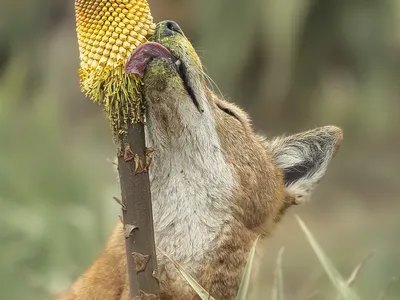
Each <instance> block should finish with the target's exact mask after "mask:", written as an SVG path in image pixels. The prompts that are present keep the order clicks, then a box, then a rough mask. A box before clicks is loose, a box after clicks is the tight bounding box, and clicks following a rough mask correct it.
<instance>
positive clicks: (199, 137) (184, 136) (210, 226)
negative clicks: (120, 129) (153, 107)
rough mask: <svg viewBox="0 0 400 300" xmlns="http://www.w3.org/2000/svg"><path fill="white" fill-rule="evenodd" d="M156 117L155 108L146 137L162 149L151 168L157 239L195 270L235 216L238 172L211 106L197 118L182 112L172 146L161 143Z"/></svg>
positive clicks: (186, 265)
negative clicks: (224, 148) (230, 163)
mask: <svg viewBox="0 0 400 300" xmlns="http://www.w3.org/2000/svg"><path fill="white" fill-rule="evenodd" d="M186 103H189V104H190V105H193V104H192V103H190V102H189V101H187V102H186ZM178 109H181V110H182V111H183V112H185V111H186V109H188V107H180V108H178ZM190 109H193V108H192V107H191V108H190ZM151 118H152V115H151V112H150V114H149V119H148V121H147V125H148V126H147V130H146V139H147V143H148V146H150V147H153V148H155V149H156V152H155V153H154V155H153V156H152V157H153V161H152V164H151V169H150V181H151V193H152V203H153V216H154V227H155V238H156V244H157V246H158V247H159V248H160V249H161V250H163V251H164V252H166V253H167V254H168V255H170V256H171V257H172V258H173V259H175V260H177V261H178V262H180V263H181V264H182V265H183V266H184V267H185V268H186V269H187V270H188V271H189V272H192V274H194V273H195V272H196V271H197V270H198V267H199V262H200V260H201V259H202V258H204V256H205V254H207V253H209V251H210V250H211V249H212V247H213V245H214V246H216V245H215V244H213V241H214V240H215V239H216V238H217V236H218V234H219V232H220V230H221V227H222V225H223V223H224V222H226V221H227V220H229V219H230V216H231V208H230V206H231V201H230V199H231V197H232V194H233V190H234V187H235V180H234V176H233V175H232V171H231V169H230V167H229V166H228V164H227V163H226V160H225V158H224V155H223V153H222V151H221V145H220V142H219V138H218V135H217V132H216V129H215V121H214V119H213V118H212V115H211V111H210V110H209V108H208V107H206V108H205V111H204V113H203V115H202V116H197V117H196V118H193V115H190V114H189V115H186V114H185V113H182V114H180V122H181V125H182V126H180V130H179V134H176V132H175V133H174V134H172V135H171V137H169V138H170V139H171V140H170V141H169V143H167V144H168V146H166V145H165V141H163V143H162V145H161V143H160V140H159V135H158V134H157V132H155V131H153V130H156V128H152V122H151V120H152V119H151ZM158 257H159V260H161V263H163V261H164V262H165V259H163V257H162V255H158Z"/></svg>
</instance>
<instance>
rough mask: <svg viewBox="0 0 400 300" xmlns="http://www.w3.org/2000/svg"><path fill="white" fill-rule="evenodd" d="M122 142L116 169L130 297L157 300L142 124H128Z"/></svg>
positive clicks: (152, 228) (154, 250) (152, 229)
mask: <svg viewBox="0 0 400 300" xmlns="http://www.w3.org/2000/svg"><path fill="white" fill-rule="evenodd" d="M122 145H123V148H122V152H121V153H119V155H118V172H119V178H120V184H121V193H122V203H123V204H124V207H125V208H124V207H123V221H124V229H125V238H126V254H127V261H128V275H129V288H130V293H131V298H132V299H142V295H143V293H146V294H151V295H154V297H155V298H154V299H157V296H156V295H157V294H158V291H159V286H158V281H157V279H156V277H155V271H156V268H157V260H156V247H155V242H154V226H153V214H152V206H151V194H150V182H149V175H148V167H149V166H146V156H147V149H146V146H145V136H144V125H143V124H142V123H136V124H135V125H134V126H129V128H128V133H127V135H126V137H125V140H124V141H123V143H122ZM152 298H153V297H151V298H149V299H152Z"/></svg>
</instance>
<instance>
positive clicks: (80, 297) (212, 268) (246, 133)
mask: <svg viewBox="0 0 400 300" xmlns="http://www.w3.org/2000/svg"><path fill="white" fill-rule="evenodd" d="M185 40H186V39H185ZM180 42H182V41H180ZM184 42H185V41H183V42H182V43H184ZM166 84H169V82H168V81H166ZM158 88H160V86H158ZM164 88H165V87H164ZM164 88H163V89H164ZM163 89H161V90H160V91H159V92H161V93H162V91H163ZM204 89H205V91H206V95H207V100H208V102H209V105H210V107H211V110H212V114H213V116H214V119H215V122H216V131H217V133H218V137H219V140H220V144H221V149H222V152H223V155H224V158H225V160H226V162H227V163H228V165H229V167H230V169H231V171H232V173H233V176H234V179H235V182H236V188H235V190H234V192H233V195H234V197H233V199H231V202H232V209H233V213H232V218H231V219H230V221H229V222H227V223H225V224H224V225H223V226H222V228H221V230H220V233H219V235H218V238H217V239H216V240H215V245H214V246H213V248H212V249H208V250H207V251H208V252H207V251H206V253H205V254H204V257H202V258H201V264H200V265H201V267H200V270H198V272H197V274H194V275H195V277H197V280H198V281H199V283H200V284H201V285H202V286H203V287H204V288H205V289H206V290H208V291H209V292H210V294H211V295H212V296H213V297H214V298H215V299H216V300H222V299H224V300H231V299H234V298H235V296H236V293H237V290H238V286H239V283H240V279H241V275H242V271H243V268H244V266H245V263H246V260H247V257H248V253H249V250H250V248H251V246H252V244H253V242H254V241H255V239H256V238H257V236H259V235H262V236H267V235H268V234H269V233H270V232H271V231H272V230H273V229H274V226H275V224H276V223H277V222H278V221H279V220H280V219H281V217H282V216H283V214H284V213H285V211H286V209H287V208H288V207H290V206H291V205H292V204H294V203H295V200H294V196H293V195H291V194H289V193H288V192H287V189H286V186H285V182H284V174H283V171H282V170H281V168H279V166H278V165H277V164H276V162H275V161H274V158H273V152H272V150H271V149H269V147H266V142H265V141H264V140H263V139H262V138H261V137H259V136H257V135H256V134H255V133H254V132H253V129H252V127H251V124H250V121H249V120H248V117H247V115H246V114H245V113H244V112H243V111H242V110H241V109H239V108H238V107H236V106H235V105H233V104H231V103H228V102H226V101H223V100H221V99H218V98H217V97H216V96H215V95H214V94H213V93H212V92H211V91H210V90H208V88H207V87H206V85H205V84H204ZM158 100H162V99H160V98H158ZM218 106H219V107H218ZM220 107H225V108H229V110H231V111H232V112H234V114H235V115H236V118H235V117H232V116H230V115H229V114H227V113H225V112H224V111H222V110H221V109H220ZM165 122H168V121H167V120H165ZM174 122H176V123H171V122H169V123H168V124H165V126H163V128H168V126H172V125H174V124H175V125H174V126H179V119H175V121H174ZM326 131H327V132H328V133H327V136H332V139H331V140H329V143H331V144H332V145H333V146H332V147H337V145H338V144H339V143H340V140H341V131H340V130H339V129H337V128H333V127H330V128H329V129H326ZM330 158H331V157H330V156H327V158H326V159H327V160H330ZM125 255H126V254H125V240H124V236H123V229H122V224H118V226H117V228H116V230H115V231H114V233H113V234H112V236H111V238H110V239H109V241H108V244H107V246H106V249H105V250H104V252H103V254H102V255H101V256H100V257H99V258H98V259H97V260H96V261H95V262H94V263H93V265H92V266H91V267H90V268H89V269H88V270H87V271H86V272H85V273H84V274H83V275H82V276H81V277H80V278H79V279H78V280H77V281H76V282H75V283H74V284H73V286H72V287H71V289H70V290H69V291H67V292H66V293H64V294H62V295H60V296H59V298H58V299H59V300H95V299H102V300H128V299H129V290H128V281H127V267H126V257H125ZM167 268H169V269H171V266H170V265H168V264H167V265H161V266H160V274H161V277H160V279H161V287H162V292H161V299H163V300H167V299H174V300H191V299H199V297H198V296H197V295H196V294H195V293H194V291H193V290H192V289H191V288H190V287H188V285H187V284H186V283H185V281H184V280H183V279H182V278H180V277H179V275H177V274H174V273H173V272H172V273H166V272H164V270H165V269H167ZM175 273H176V272H175ZM171 274H173V275H172V276H171Z"/></svg>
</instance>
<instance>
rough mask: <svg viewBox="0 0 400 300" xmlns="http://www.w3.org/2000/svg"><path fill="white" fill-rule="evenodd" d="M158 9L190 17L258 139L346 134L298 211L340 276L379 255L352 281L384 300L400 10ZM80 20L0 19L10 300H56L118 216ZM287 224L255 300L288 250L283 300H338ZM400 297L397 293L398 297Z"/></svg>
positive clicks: (296, 4) (29, 9)
mask: <svg viewBox="0 0 400 300" xmlns="http://www.w3.org/2000/svg"><path fill="white" fill-rule="evenodd" d="M149 2H150V5H151V6H152V9H153V15H154V17H155V19H156V20H157V21H160V20H163V19H173V20H176V21H178V23H179V24H180V25H181V27H182V28H183V29H184V31H185V32H186V34H187V36H188V37H189V38H190V39H191V40H192V41H193V43H194V45H195V47H196V49H198V52H199V54H200V56H201V57H202V59H203V61H204V64H205V68H206V70H207V72H208V73H209V75H210V76H211V77H212V78H213V79H214V81H215V82H216V83H217V84H218V86H219V88H220V89H221V91H222V93H223V95H224V96H225V98H227V99H228V100H229V99H232V100H233V101H235V102H237V103H239V104H240V105H241V106H243V107H244V108H245V109H246V110H247V111H249V113H250V114H251V116H252V117H253V120H254V124H255V126H256V127H257V129H258V130H261V131H263V132H265V133H267V134H269V135H272V134H279V133H283V132H295V131H300V130H303V129H308V128H310V127H314V126H319V125H326V124H329V123H331V124H335V125H338V126H341V127H343V128H344V131H345V140H344V143H343V147H342V150H341V151H340V153H339V155H338V156H337V158H336V159H335V161H334V162H333V164H332V167H331V169H330V171H329V172H328V175H327V178H326V179H325V180H324V181H323V183H322V184H321V187H320V188H319V189H318V191H317V193H316V195H315V196H314V202H313V203H311V204H309V205H307V206H305V207H302V208H298V209H297V208H296V209H294V210H295V211H296V213H300V214H301V216H304V218H305V220H306V222H307V224H309V225H310V228H311V231H313V232H314V233H315V235H316V237H317V239H318V240H319V241H320V242H321V245H322V246H323V248H324V249H326V250H327V252H328V256H329V257H331V258H332V260H334V261H335V262H337V267H338V269H339V270H340V271H341V273H342V274H346V272H351V270H352V269H353V268H354V265H355V264H357V263H358V262H359V260H360V259H361V258H362V257H363V256H364V255H365V253H367V252H369V251H370V249H372V248H376V249H377V253H376V255H375V257H374V259H373V260H372V261H371V262H370V264H369V265H368V266H367V267H366V268H365V270H364V272H363V274H362V275H361V276H360V278H359V279H358V281H357V284H356V286H355V288H356V289H359V290H362V291H363V292H361V293H360V294H362V295H371V297H368V298H371V299H376V296H377V295H378V294H379V292H380V290H381V289H382V288H383V287H384V286H385V284H386V283H387V282H388V281H389V280H390V279H391V278H392V276H395V275H397V276H399V275H400V274H399V273H398V272H399V270H400V259H399V257H400V240H399V238H398V230H399V223H398V215H399V214H398V211H399V209H400V205H399V194H400V193H399V192H400V188H399V186H400V185H399V183H400V174H399V172H398V170H399V168H400V160H399V152H400V151H399V150H400V140H399V136H400V101H399V85H398V82H399V77H400V55H399V54H400V53H399V52H400V1H398V0H363V1H361V0H353V1H347V0H335V1H328V0H314V1H311V0H281V1H273V0H264V1H247V2H244V1H240V0H219V1H213V0H203V1H199V0H197V1H196V0H185V1H184V0H164V1H156V0H149ZM73 13H74V11H73V1H48V0H30V1H28V0H16V1H12V2H5V3H3V4H2V10H0V138H1V143H0V205H1V210H0V226H1V228H2V230H1V231H0V240H1V243H0V253H1V256H0V257H1V258H0V260H1V268H0V290H1V291H2V292H1V294H2V297H1V298H2V299H3V298H4V299H28V298H29V299H48V298H50V295H51V294H53V293H55V292H57V291H60V290H62V289H63V288H65V287H67V286H68V285H69V283H70V282H71V281H72V280H73V279H74V278H75V277H76V276H77V275H79V274H80V273H81V272H82V271H83V270H84V269H85V268H86V267H87V266H88V265H89V264H90V262H91V261H92V260H93V259H94V258H95V256H96V255H97V254H98V253H99V252H100V251H101V249H102V246H103V244H104V242H105V240H106V238H107V235H108V234H109V233H110V231H111V230H112V227H113V224H114V223H115V222H117V219H118V217H117V215H118V207H117V206H116V205H114V203H113V202H112V200H111V198H112V196H116V195H118V193H119V191H118V185H117V182H116V180H115V178H116V176H115V173H114V171H113V167H112V165H111V164H110V163H108V162H107V159H108V158H112V157H113V156H114V153H115V149H114V147H113V145H112V141H111V133H110V130H109V128H108V124H107V122H106V119H105V117H104V115H103V113H102V112H101V110H100V109H99V108H98V107H96V106H95V105H93V104H92V103H90V102H89V101H88V100H85V99H84V97H83V95H82V94H81V92H80V89H79V83H78V76H77V69H78V64H79V62H78V47H77V42H76V35H75V23H74V15H73ZM282 223H283V224H281V226H278V227H279V228H278V230H277V232H276V233H275V234H274V237H272V238H271V239H269V240H268V241H267V242H266V243H265V244H266V247H265V251H263V252H265V253H264V254H266V255H265V257H264V258H263V259H262V263H260V264H259V269H260V272H261V273H260V276H259V277H258V279H257V280H256V281H255V282H254V283H253V285H254V286H253V293H252V294H254V299H260V297H257V295H259V294H260V295H265V291H266V290H267V291H270V290H271V287H272V285H273V270H274V263H275V262H274V260H275V257H276V253H277V251H278V249H279V248H280V247H281V246H282V245H284V246H285V248H286V251H285V260H284V261H283V263H282V268H283V272H284V274H285V296H286V298H287V299H307V296H308V294H309V293H310V292H312V291H310V289H311V288H314V287H315V286H316V285H317V286H318V287H319V289H320V290H324V291H328V292H329V291H330V289H331V285H330V284H329V281H328V279H327V278H326V276H323V275H321V267H320V266H319V264H318V262H317V261H316V257H315V255H314V254H313V253H312V252H311V250H310V249H309V246H307V242H306V240H305V238H304V237H303V236H302V234H301V232H300V229H299V228H298V226H297V224H296V223H294V218H293V216H292V215H288V216H287V217H286V218H285V220H284V221H283V222H282ZM259 259H261V258H259ZM267 288H268V289H267ZM331 292H332V295H335V293H334V291H331ZM268 293H269V292H268ZM399 295H400V285H398V284H397V285H395V286H394V287H392V288H391V290H390V291H388V296H387V298H386V299H398V298H399Z"/></svg>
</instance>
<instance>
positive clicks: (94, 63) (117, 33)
mask: <svg viewBox="0 0 400 300" xmlns="http://www.w3.org/2000/svg"><path fill="white" fill-rule="evenodd" d="M75 14H76V26H77V33H78V44H79V51H80V60H81V67H80V80H81V86H82V90H83V91H84V92H85V93H86V94H87V95H88V96H89V97H90V98H92V100H93V101H95V102H98V103H101V104H103V105H104V106H105V110H106V113H107V117H108V119H109V120H110V122H111V125H112V127H113V129H114V132H115V133H117V134H118V135H119V134H122V133H124V132H126V129H127V126H128V121H134V120H135V119H137V118H138V116H139V115H140V113H141V107H140V106H139V104H138V101H136V100H137V99H138V98H139V97H140V91H139V87H140V80H139V78H137V77H135V76H133V75H127V74H126V73H125V67H124V66H125V62H126V60H127V59H128V57H129V56H130V55H131V54H132V52H133V50H135V49H136V48H137V47H138V46H139V45H140V44H142V43H144V42H146V37H147V36H149V35H152V34H153V33H154V28H155V24H154V23H153V18H152V16H151V13H150V8H149V5H148V3H147V0H76V1H75Z"/></svg>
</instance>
